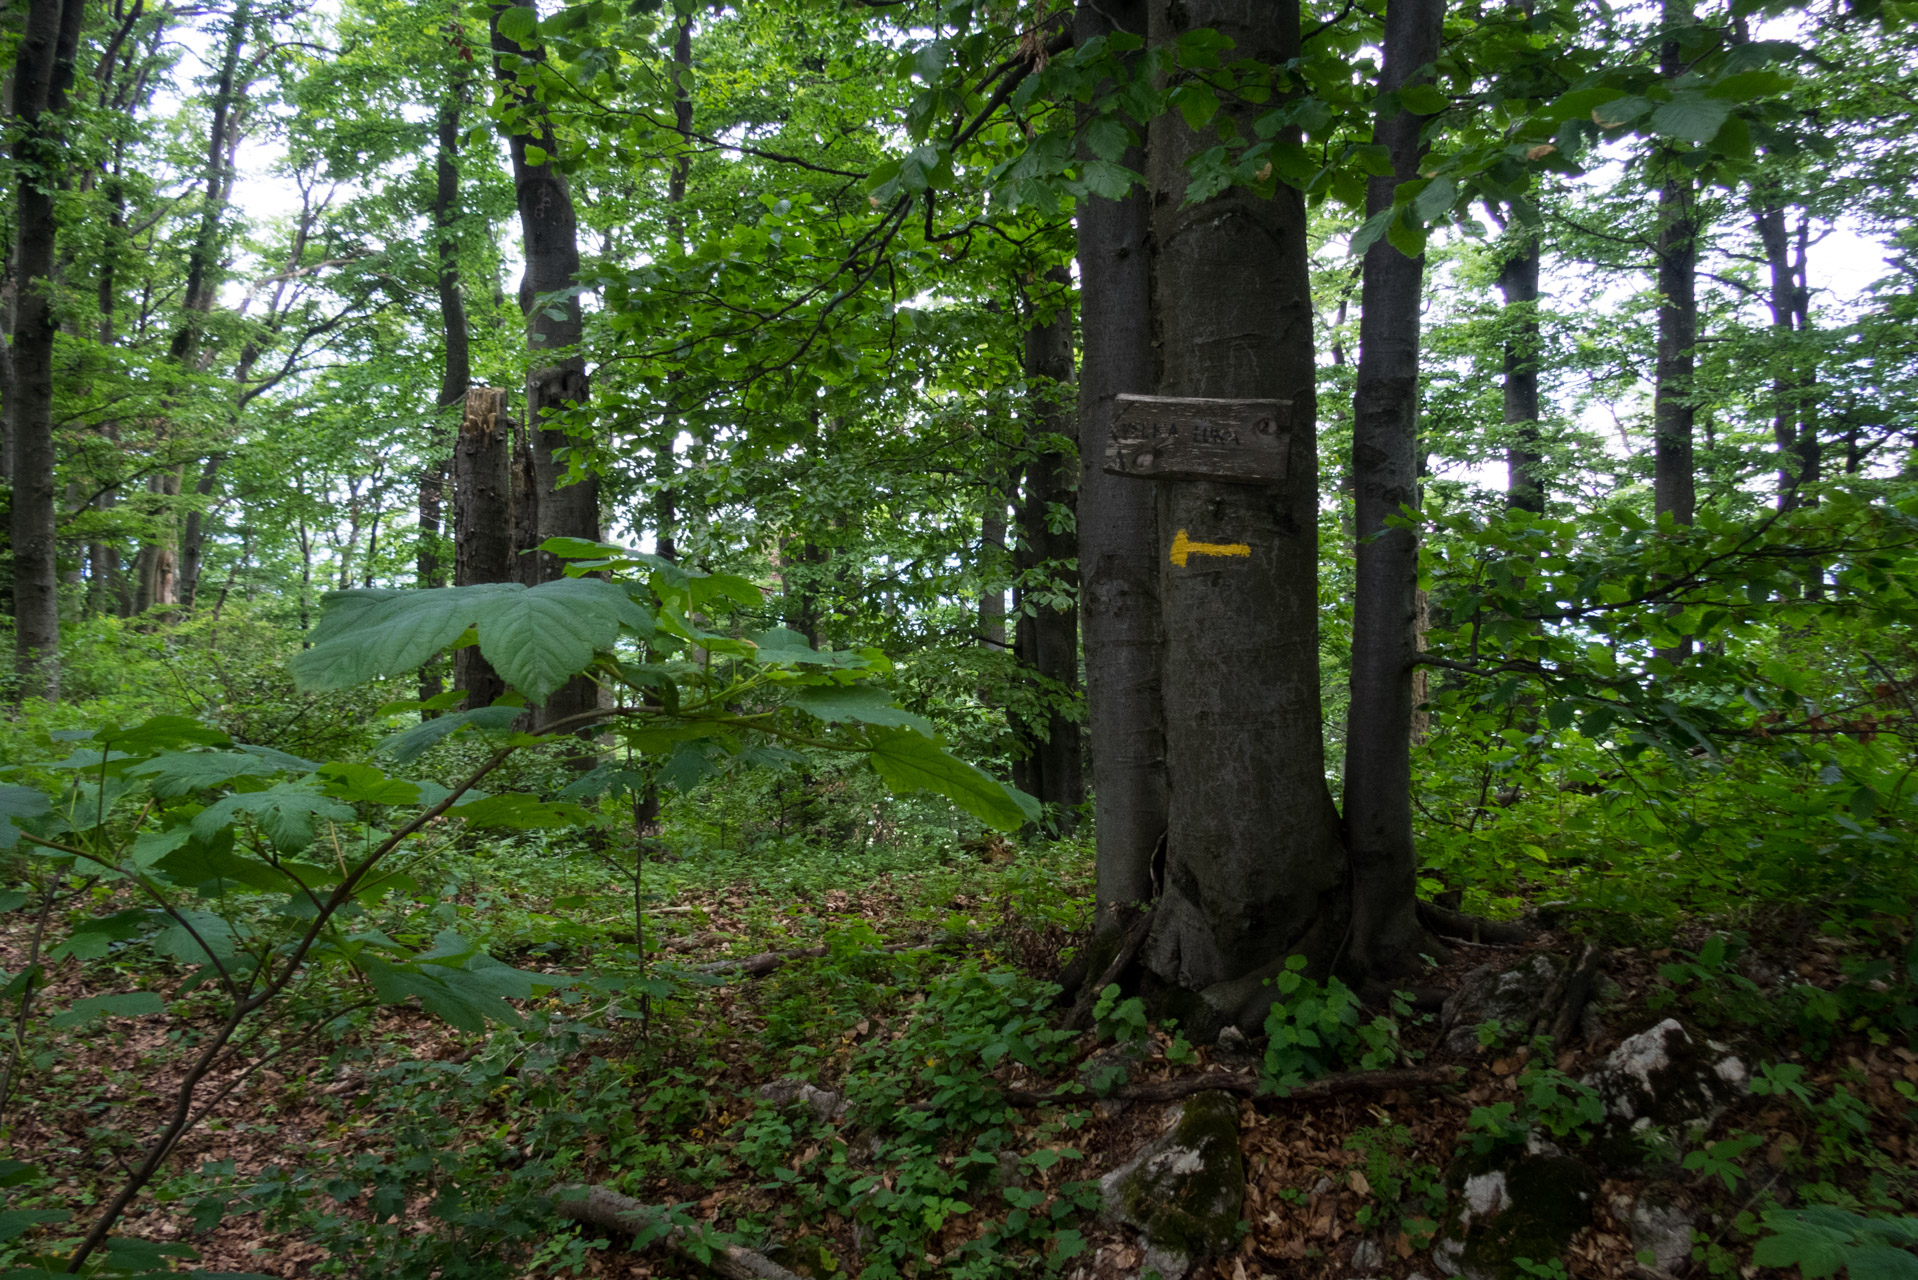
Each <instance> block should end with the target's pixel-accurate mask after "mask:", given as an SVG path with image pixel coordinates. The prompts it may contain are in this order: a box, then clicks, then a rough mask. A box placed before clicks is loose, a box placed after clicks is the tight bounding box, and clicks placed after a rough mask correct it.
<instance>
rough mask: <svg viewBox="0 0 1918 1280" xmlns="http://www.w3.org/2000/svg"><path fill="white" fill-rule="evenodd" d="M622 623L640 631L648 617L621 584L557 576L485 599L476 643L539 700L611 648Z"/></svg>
mask: <svg viewBox="0 0 1918 1280" xmlns="http://www.w3.org/2000/svg"><path fill="white" fill-rule="evenodd" d="M622 623H624V624H626V625H627V626H630V627H632V628H633V629H634V630H635V631H637V632H639V633H640V634H641V635H648V634H651V632H652V626H653V618H652V615H651V614H650V613H648V612H647V611H646V610H645V608H643V607H642V606H641V605H640V604H639V602H638V601H636V600H634V599H633V597H632V595H631V593H629V592H628V591H627V589H626V588H625V587H622V586H619V585H618V584H616V583H612V582H607V581H604V580H603V579H600V578H561V579H560V580H559V581H557V582H542V583H541V584H540V585H539V586H537V587H534V588H532V589H531V590H528V591H522V592H517V593H515V594H513V595H510V596H504V597H500V598H496V599H492V600H488V601H487V602H486V606H485V608H484V610H483V611H482V612H481V613H480V614H479V617H478V626H479V647H480V652H481V653H482V654H484V655H485V656H486V660H487V661H488V662H490V663H492V664H493V669H494V670H496V671H498V672H499V673H500V675H501V676H502V677H503V678H504V679H505V680H506V681H507V682H508V683H509V684H511V685H512V686H513V687H514V688H515V689H518V690H519V691H520V692H521V693H524V694H525V695H526V696H527V697H529V698H533V699H535V700H543V699H545V698H546V696H547V695H548V694H551V693H552V692H553V691H554V690H556V689H558V688H559V687H560V686H561V685H563V684H565V683H566V682H567V681H568V680H570V679H571V678H572V677H574V676H576V675H578V674H579V673H580V672H582V671H584V670H585V669H586V668H587V667H589V666H591V665H592V662H593V656H594V655H595V654H596V653H598V652H600V651H601V650H604V649H610V648H612V647H613V643H614V642H615V641H616V640H618V639H619V628H620V625H621V624H622Z"/></svg>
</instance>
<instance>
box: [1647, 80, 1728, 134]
mask: <svg viewBox="0 0 1918 1280" xmlns="http://www.w3.org/2000/svg"><path fill="white" fill-rule="evenodd" d="M1731 113H1732V106H1731V103H1729V102H1726V101H1725V100H1724V99H1722V98H1708V97H1706V96H1705V95H1704V94H1702V93H1693V92H1687V93H1680V94H1677V95H1676V96H1674V97H1673V98H1672V100H1671V101H1670V102H1667V103H1666V104H1665V105H1664V106H1662V107H1660V108H1658V110H1656V111H1654V112H1652V121H1651V124H1652V132H1654V133H1657V134H1659V135H1661V136H1663V137H1667V138H1683V139H1685V140H1686V141H1688V142H1704V141H1706V140H1708V139H1709V138H1710V137H1711V136H1712V135H1713V134H1715V133H1717V132H1718V130H1719V128H1720V127H1721V126H1723V125H1724V123H1725V120H1726V118H1727V117H1729V116H1730V115H1731Z"/></svg>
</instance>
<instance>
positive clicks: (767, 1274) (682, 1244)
mask: <svg viewBox="0 0 1918 1280" xmlns="http://www.w3.org/2000/svg"><path fill="white" fill-rule="evenodd" d="M553 1207H554V1208H555V1209H557V1210H558V1211H559V1214H560V1216H561V1217H565V1218H572V1219H573V1220H574V1221H576V1222H585V1223H590V1224H591V1225H593V1226H595V1227H599V1228H602V1229H603V1230H606V1231H620V1232H624V1233H626V1234H628V1235H637V1234H638V1233H639V1232H641V1231H645V1230H647V1229H648V1228H651V1227H655V1226H658V1225H659V1223H660V1221H661V1219H662V1218H663V1217H664V1216H665V1213H666V1210H665V1209H663V1208H661V1207H660V1206H658V1205H650V1204H643V1203H641V1202H640V1201H638V1200H634V1199H633V1198H631V1197H630V1196H623V1195H620V1194H619V1193H618V1192H616V1191H608V1190H607V1189H606V1188H605V1187H596V1186H595V1187H582V1186H570V1187H561V1188H560V1189H559V1190H558V1191H557V1192H556V1193H555V1195H554V1202H553ZM694 1238H695V1237H694V1236H693V1234H692V1233H690V1232H688V1231H687V1230H686V1229H685V1228H684V1227H674V1228H673V1229H672V1230H670V1231H668V1232H667V1233H666V1234H665V1235H664V1236H663V1237H661V1239H660V1240H659V1241H658V1243H659V1244H662V1245H664V1246H665V1247H666V1248H668V1249H671V1250H672V1251H673V1252H674V1253H677V1254H678V1255H679V1256H681V1257H682V1258H687V1259H690V1260H691V1261H693V1262H696V1263H698V1264H699V1265H700V1266H702V1267H707V1268H709V1269H711V1270H712V1271H715V1272H717V1273H719V1274H720V1275H722V1276H725V1277H726V1280H800V1277H799V1276H797V1275H795V1274H793V1273H792V1272H790V1271H788V1270H786V1268H784V1267H782V1266H780V1265H779V1264H778V1263H777V1262H774V1261H773V1260H772V1259H771V1258H768V1257H767V1256H766V1255H765V1254H763V1253H755V1252H754V1251H753V1250H751V1249H745V1248H741V1247H740V1246H739V1245H727V1246H725V1247H724V1248H719V1249H710V1250H709V1249H708V1248H707V1247H705V1246H701V1247H697V1248H695V1247H693V1245H692V1241H693V1239H694Z"/></svg>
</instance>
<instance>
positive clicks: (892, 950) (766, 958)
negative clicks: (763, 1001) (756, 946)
mask: <svg viewBox="0 0 1918 1280" xmlns="http://www.w3.org/2000/svg"><path fill="white" fill-rule="evenodd" d="M983 936H984V935H982V934H976V933H968V934H962V935H959V936H956V937H951V938H941V939H940V940H939V941H937V942H894V943H889V944H888V945H886V946H883V947H878V948H875V949H874V950H872V951H869V952H867V953H866V954H868V955H898V954H899V953H901V952H903V951H943V950H945V949H946V948H947V947H955V946H959V945H961V944H962V943H968V942H978V941H980V940H981V939H982V938H983ZM830 950H831V948H830V947H805V948H803V949H801V950H798V951H761V952H758V953H756V954H754V955H750V956H737V957H734V958H733V959H730V960H712V961H709V962H707V963H706V964H696V965H693V966H692V967H691V969H690V970H689V972H692V973H725V972H726V971H727V970H728V969H737V970H739V971H740V972H741V973H742V974H744V975H745V976H746V977H749V978H763V977H765V976H766V975H767V974H769V973H771V972H773V971H774V970H775V969H778V968H780V967H781V966H783V965H784V964H785V963H786V962H787V961H788V960H816V959H818V958H819V957H820V956H823V955H825V954H827V953H828V952H829V951H830Z"/></svg>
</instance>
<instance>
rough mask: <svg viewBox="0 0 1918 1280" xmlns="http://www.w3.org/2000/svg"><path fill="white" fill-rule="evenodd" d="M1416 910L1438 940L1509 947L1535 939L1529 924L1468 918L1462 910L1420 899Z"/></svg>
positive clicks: (1535, 931)
mask: <svg viewBox="0 0 1918 1280" xmlns="http://www.w3.org/2000/svg"><path fill="white" fill-rule="evenodd" d="M1418 910H1419V923H1420V924H1422V925H1424V926H1425V927H1426V928H1427V929H1429V930H1431V931H1432V932H1433V933H1436V934H1437V935H1438V936H1439V937H1441V938H1457V939H1459V940H1460V941H1463V942H1478V943H1486V944H1490V945H1493V946H1502V947H1509V946H1516V945H1518V944H1519V943H1522V942H1530V941H1532V940H1533V939H1535V938H1537V937H1538V930H1536V929H1534V928H1533V927H1532V926H1530V925H1528V924H1517V923H1507V922H1503V921H1498V920H1486V919H1483V918H1481V917H1479V916H1468V915H1466V914H1465V913H1464V912H1463V911H1453V910H1452V909H1451V908H1449V907H1441V906H1439V905H1438V904H1437V903H1435V902H1426V901H1424V900H1423V899H1421V900H1420V902H1419V907H1418Z"/></svg>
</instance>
